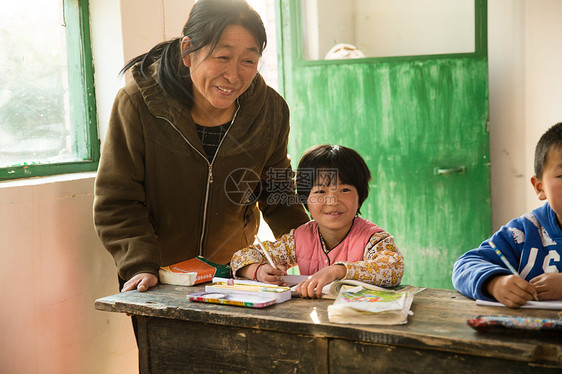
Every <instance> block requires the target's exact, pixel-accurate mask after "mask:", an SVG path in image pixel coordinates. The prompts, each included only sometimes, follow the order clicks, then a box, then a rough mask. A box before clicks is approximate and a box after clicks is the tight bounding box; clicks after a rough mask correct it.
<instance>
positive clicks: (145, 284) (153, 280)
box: [121, 273, 158, 292]
mask: <svg viewBox="0 0 562 374" xmlns="http://www.w3.org/2000/svg"><path fill="white" fill-rule="evenodd" d="M156 284H158V278H157V277H156V275H154V274H151V273H139V274H136V275H135V276H134V277H132V278H131V279H129V280H128V281H127V282H125V284H124V285H123V289H122V290H121V292H125V291H131V290H134V289H135V288H136V289H137V290H139V291H140V292H144V291H147V290H148V289H149V288H150V287H153V286H156Z"/></svg>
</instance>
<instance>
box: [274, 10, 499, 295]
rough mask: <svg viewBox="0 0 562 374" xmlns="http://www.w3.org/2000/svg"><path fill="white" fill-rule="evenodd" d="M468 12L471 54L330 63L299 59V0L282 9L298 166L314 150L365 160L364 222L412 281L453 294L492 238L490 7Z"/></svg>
mask: <svg viewBox="0 0 562 374" xmlns="http://www.w3.org/2000/svg"><path fill="white" fill-rule="evenodd" d="M315 1H319V2H321V1H323V0H315ZM341 3H346V2H341ZM473 6H474V51H472V52H470V53H452V54H439V55H435V54H433V55H431V54H429V55H420V56H406V57H404V56H402V57H380V58H361V59H353V60H329V61H328V60H307V59H305V58H304V57H303V42H302V39H303V38H302V37H301V35H302V27H303V26H302V21H301V3H300V1H297V0H280V2H279V8H278V15H279V19H280V26H279V27H278V29H279V31H280V34H281V35H280V38H279V39H280V45H281V47H280V48H281V51H282V59H281V64H280V65H281V87H280V90H281V93H282V94H283V95H284V97H285V98H286V100H287V102H288V103H289V106H290V109H291V136H290V139H291V140H290V146H289V147H290V149H289V151H290V154H291V156H292V158H293V166H294V167H296V164H297V163H298V160H299V159H300V157H301V155H302V154H303V152H304V151H305V150H306V149H307V148H309V147H310V146H313V145H316V144H323V143H330V144H341V145H345V146H348V147H351V148H354V149H356V150H357V151H358V152H360V153H361V154H362V155H363V157H364V158H365V160H366V161H367V164H368V165H369V168H370V170H371V172H372V174H373V180H372V182H371V186H370V187H371V188H370V194H369V198H368V199H367V201H366V202H365V205H364V206H363V208H362V209H361V210H362V213H363V217H365V218H367V219H370V220H372V221H373V222H375V223H377V224H378V225H379V226H381V227H382V228H384V229H385V230H387V231H388V232H390V233H391V234H392V235H393V236H394V238H395V241H396V243H397V245H398V246H399V248H400V249H401V251H402V253H403V254H404V256H405V259H406V260H405V266H406V272H405V276H404V278H403V283H407V284H414V285H418V286H425V287H439V288H452V284H451V273H452V266H453V262H454V261H455V260H456V259H457V258H458V257H459V256H460V255H461V254H462V253H464V252H465V251H467V250H469V249H472V248H474V247H476V246H477V245H478V244H479V243H480V242H481V241H482V240H483V239H485V238H487V237H488V236H489V235H490V233H491V214H490V187H489V184H490V183H489V182H490V175H489V168H490V163H489V143H488V138H489V137H488V64H487V54H486V2H485V1H479V0H477V1H475V2H474V4H473ZM334 11H335V12H337V9H335V10H334Z"/></svg>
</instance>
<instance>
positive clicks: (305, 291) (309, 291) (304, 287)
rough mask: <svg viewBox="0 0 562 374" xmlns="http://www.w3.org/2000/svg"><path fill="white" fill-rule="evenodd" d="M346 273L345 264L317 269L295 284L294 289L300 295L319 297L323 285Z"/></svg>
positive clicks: (340, 277)
mask: <svg viewBox="0 0 562 374" xmlns="http://www.w3.org/2000/svg"><path fill="white" fill-rule="evenodd" d="M346 274H347V269H346V268H345V266H343V265H340V264H337V265H331V266H328V267H327V268H324V269H322V270H319V271H318V272H316V273H315V274H313V275H311V276H310V277H308V279H307V280H305V281H303V282H301V283H299V284H298V285H297V288H296V291H297V292H298V293H299V295H300V297H312V298H316V297H317V298H321V297H322V289H323V288H324V286H325V285H327V284H328V283H330V282H333V281H335V280H337V279H342V278H343V277H345V275H346Z"/></svg>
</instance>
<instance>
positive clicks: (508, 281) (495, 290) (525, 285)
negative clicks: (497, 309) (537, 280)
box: [486, 275, 537, 308]
mask: <svg viewBox="0 0 562 374" xmlns="http://www.w3.org/2000/svg"><path fill="white" fill-rule="evenodd" d="M486 288H487V290H488V292H489V293H490V294H491V295H492V296H493V297H495V298H496V300H498V301H499V302H500V303H502V304H504V305H505V306H507V307H510V308H519V307H520V306H521V305H523V304H525V303H526V302H527V301H529V300H537V290H536V289H535V286H533V285H532V284H531V283H529V282H527V281H526V280H525V279H523V278H521V277H518V276H516V275H498V276H495V277H493V278H492V279H491V280H490V281H489V282H488V285H487V287H486Z"/></svg>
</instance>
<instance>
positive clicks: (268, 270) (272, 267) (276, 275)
mask: <svg viewBox="0 0 562 374" xmlns="http://www.w3.org/2000/svg"><path fill="white" fill-rule="evenodd" d="M255 238H256V242H257V243H258V245H259V247H260V249H261V252H262V254H263V256H264V257H265V259H266V260H267V264H259V265H258V266H257V267H256V270H255V273H254V280H257V281H259V282H266V283H272V284H276V285H279V286H284V285H285V281H284V280H283V278H282V276H284V275H287V268H288V266H285V265H279V264H277V265H276V264H275V262H273V259H272V258H271V254H270V253H269V251H268V250H267V248H266V247H265V245H264V244H263V242H262V241H261V240H260V239H259V238H258V236H257V235H256V236H255Z"/></svg>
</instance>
